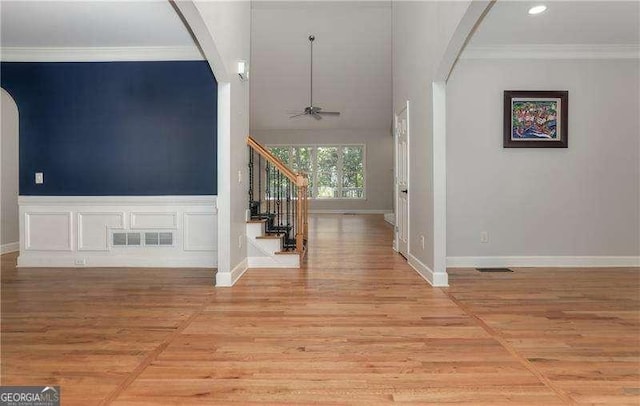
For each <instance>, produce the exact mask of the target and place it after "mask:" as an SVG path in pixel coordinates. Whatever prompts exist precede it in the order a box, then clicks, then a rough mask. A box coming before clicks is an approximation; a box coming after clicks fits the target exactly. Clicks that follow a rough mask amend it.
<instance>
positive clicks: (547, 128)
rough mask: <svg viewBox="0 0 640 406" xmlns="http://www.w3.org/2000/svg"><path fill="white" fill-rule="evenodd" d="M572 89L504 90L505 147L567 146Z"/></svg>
mask: <svg viewBox="0 0 640 406" xmlns="http://www.w3.org/2000/svg"><path fill="white" fill-rule="evenodd" d="M567 103H568V92H566V91H531V90H507V91H505V92H504V108H505V111H504V115H505V116H504V147H505V148H522V147H524V148H528V147H534V148H540V147H551V148H566V147H567V111H568V108H567V107H568V106H567Z"/></svg>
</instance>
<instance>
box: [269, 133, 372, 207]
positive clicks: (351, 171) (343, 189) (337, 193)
mask: <svg viewBox="0 0 640 406" xmlns="http://www.w3.org/2000/svg"><path fill="white" fill-rule="evenodd" d="M269 149H270V150H271V152H272V153H273V154H274V155H275V156H276V157H278V159H280V160H281V161H282V162H283V163H285V164H287V165H288V166H289V167H290V168H291V169H293V170H294V171H296V172H304V173H306V174H307V175H308V176H309V197H311V198H315V199H364V198H365V159H366V157H365V148H364V145H317V146H311V145H295V146H294V145H278V146H271V147H269Z"/></svg>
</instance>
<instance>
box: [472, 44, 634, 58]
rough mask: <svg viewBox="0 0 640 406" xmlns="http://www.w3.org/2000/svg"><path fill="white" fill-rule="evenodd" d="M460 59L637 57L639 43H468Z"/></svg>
mask: <svg viewBox="0 0 640 406" xmlns="http://www.w3.org/2000/svg"><path fill="white" fill-rule="evenodd" d="M460 59H640V46H638V45H617V44H616V45H613V44H589V45H583V44H571V45H568V44H544V45H538V44H536V45H492V46H470V47H467V48H466V49H465V50H464V51H463V52H462V54H461V55H460Z"/></svg>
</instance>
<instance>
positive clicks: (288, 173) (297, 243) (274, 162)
mask: <svg viewBox="0 0 640 406" xmlns="http://www.w3.org/2000/svg"><path fill="white" fill-rule="evenodd" d="M247 144H248V145H249V161H248V165H249V189H248V192H249V208H250V214H251V218H252V219H260V220H265V224H264V227H265V231H266V233H267V234H281V235H282V244H283V248H284V249H285V250H294V251H295V252H298V253H300V254H303V253H304V251H305V247H306V243H307V224H308V223H307V219H306V217H307V213H308V203H307V195H306V194H307V185H308V184H309V181H308V178H307V176H306V175H305V174H302V173H295V172H293V171H292V170H291V169H289V168H288V167H287V166H286V165H285V164H284V163H283V162H282V161H280V160H279V159H278V158H277V157H275V156H274V155H273V154H272V153H271V152H270V151H269V150H267V149H266V148H264V147H263V146H262V145H260V144H259V143H257V142H256V141H255V140H254V139H253V138H251V137H249V138H248V140H247ZM256 154H257V156H256ZM263 159H264V167H263V165H262V160H263ZM256 160H257V162H256ZM256 177H257V179H256ZM263 182H264V187H263ZM263 200H264V204H263V202H262V201H263Z"/></svg>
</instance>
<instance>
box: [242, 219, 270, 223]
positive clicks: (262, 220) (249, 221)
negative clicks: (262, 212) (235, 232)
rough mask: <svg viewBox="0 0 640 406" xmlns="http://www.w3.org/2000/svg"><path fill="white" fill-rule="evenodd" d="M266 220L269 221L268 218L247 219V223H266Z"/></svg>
mask: <svg viewBox="0 0 640 406" xmlns="http://www.w3.org/2000/svg"><path fill="white" fill-rule="evenodd" d="M266 221H267V219H251V220H247V224H252V223H265V222H266Z"/></svg>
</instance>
